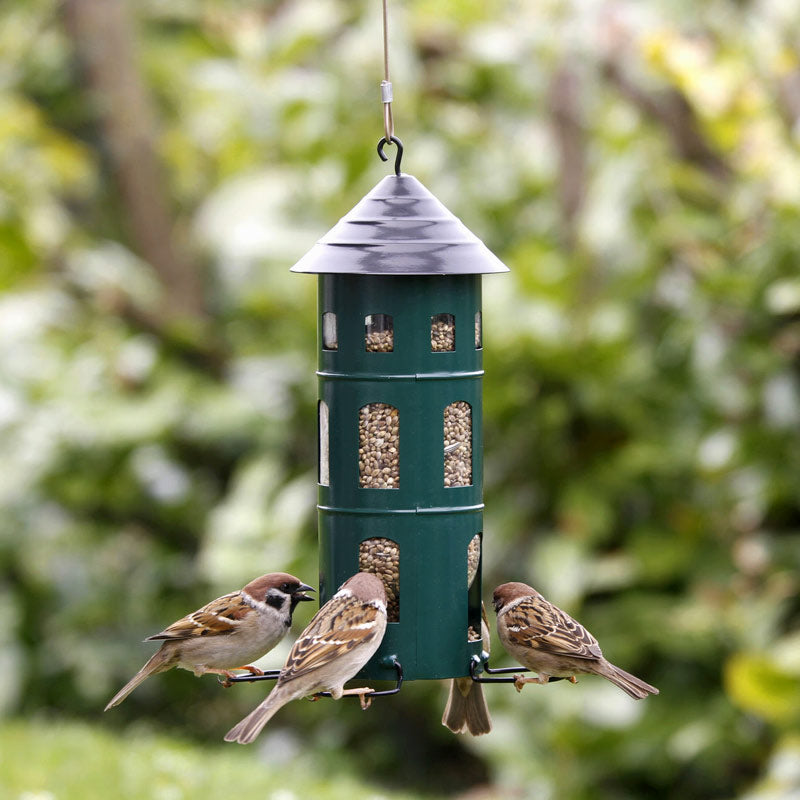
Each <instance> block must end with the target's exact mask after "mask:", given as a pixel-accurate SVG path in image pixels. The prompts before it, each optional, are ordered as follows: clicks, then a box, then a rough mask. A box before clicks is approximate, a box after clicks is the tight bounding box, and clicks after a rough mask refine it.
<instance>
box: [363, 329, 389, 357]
mask: <svg viewBox="0 0 800 800" xmlns="http://www.w3.org/2000/svg"><path fill="white" fill-rule="evenodd" d="M364 345H365V347H366V349H367V352H368V353H391V352H392V350H394V331H393V330H392V329H391V328H389V329H388V330H385V331H368V332H367V334H366V336H365V338H364Z"/></svg>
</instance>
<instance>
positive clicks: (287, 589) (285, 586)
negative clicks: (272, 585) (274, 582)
mask: <svg viewBox="0 0 800 800" xmlns="http://www.w3.org/2000/svg"><path fill="white" fill-rule="evenodd" d="M281 591H282V592H284V593H286V594H291V593H292V587H291V585H290V584H288V583H284V584H281Z"/></svg>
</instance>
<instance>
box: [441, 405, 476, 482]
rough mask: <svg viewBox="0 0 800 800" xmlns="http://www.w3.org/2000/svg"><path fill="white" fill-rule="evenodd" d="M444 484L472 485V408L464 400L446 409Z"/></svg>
mask: <svg viewBox="0 0 800 800" xmlns="http://www.w3.org/2000/svg"><path fill="white" fill-rule="evenodd" d="M444 485H445V486H471V485H472V409H471V408H470V407H469V403H465V402H463V401H462V400H459V401H458V402H456V403H450V405H449V406H447V408H445V410H444Z"/></svg>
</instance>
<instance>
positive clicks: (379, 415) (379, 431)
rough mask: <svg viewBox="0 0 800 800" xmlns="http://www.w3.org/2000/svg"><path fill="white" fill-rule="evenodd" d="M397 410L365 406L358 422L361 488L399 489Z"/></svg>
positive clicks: (373, 404) (392, 407) (374, 405)
mask: <svg viewBox="0 0 800 800" xmlns="http://www.w3.org/2000/svg"><path fill="white" fill-rule="evenodd" d="M399 425H400V423H399V417H398V414H397V409H396V408H395V407H394V406H390V405H388V404H387V403H370V404H369V405H366V406H363V407H362V408H361V411H360V412H359V420H358V474H359V485H360V486H361V488H362V489H399V488H400V453H399V447H400V436H399V433H398V431H399Z"/></svg>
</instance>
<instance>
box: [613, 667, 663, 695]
mask: <svg viewBox="0 0 800 800" xmlns="http://www.w3.org/2000/svg"><path fill="white" fill-rule="evenodd" d="M600 674H601V675H603V676H604V677H605V678H608V680H610V681H611V683H613V684H614V685H615V686H618V687H619V688H620V689H622V691H623V692H626V693H627V694H629V695H630V696H631V697H633V698H635V699H636V700H641V699H643V698H645V697H647V695H649V694H658V689H656V687H655V686H651V685H650V684H649V683H647V682H646V681H643V680H642V679H641V678H637V677H636V676H635V675H631V673H630V672H625V670H624V669H620V668H619V667H617V666H614V664H611V663H609V662H606V663H605V665H604V669H603V670H602V671H601V672H600Z"/></svg>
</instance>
